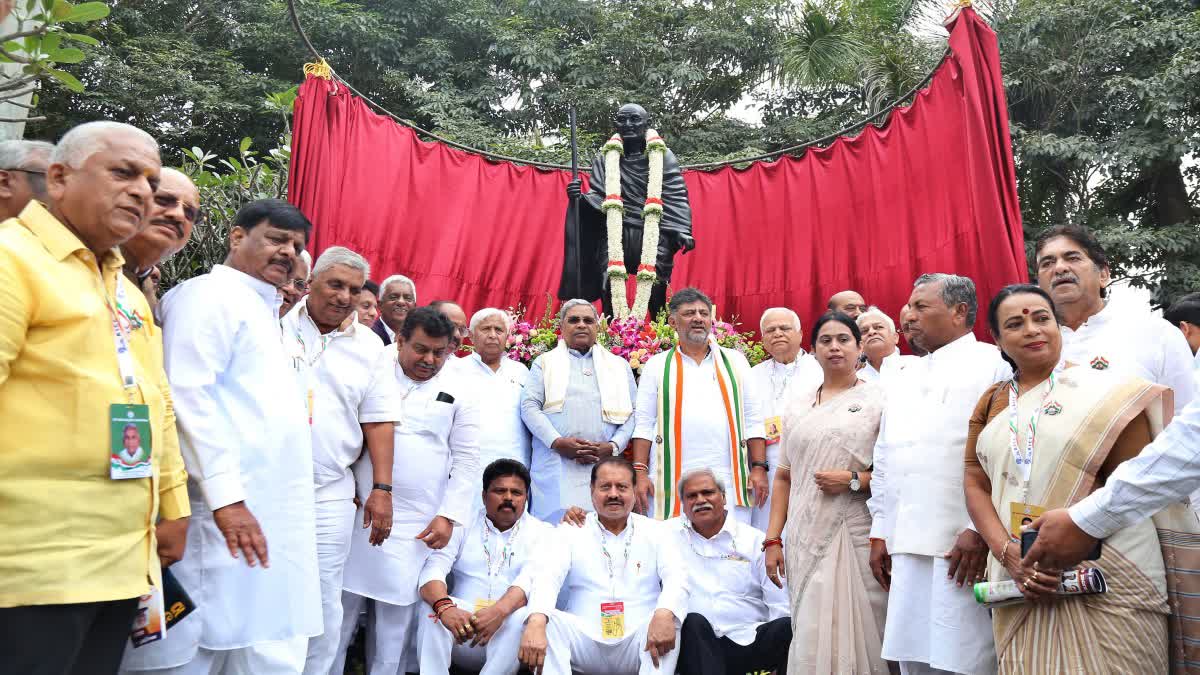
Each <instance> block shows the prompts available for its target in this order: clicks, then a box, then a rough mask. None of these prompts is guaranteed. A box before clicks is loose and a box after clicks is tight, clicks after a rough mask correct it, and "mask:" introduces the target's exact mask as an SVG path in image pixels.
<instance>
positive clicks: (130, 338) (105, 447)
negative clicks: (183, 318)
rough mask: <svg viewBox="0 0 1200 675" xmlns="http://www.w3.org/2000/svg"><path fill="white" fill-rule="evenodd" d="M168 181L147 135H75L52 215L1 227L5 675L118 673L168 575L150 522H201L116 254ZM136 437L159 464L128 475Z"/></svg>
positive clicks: (51, 187) (149, 327)
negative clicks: (162, 181)
mask: <svg viewBox="0 0 1200 675" xmlns="http://www.w3.org/2000/svg"><path fill="white" fill-rule="evenodd" d="M160 170H161V163H160V160H159V155H158V146H157V143H155V141H154V139H153V138H151V137H150V136H149V135H147V134H146V133H145V132H142V131H140V130H138V129H136V128H134V127H131V126H128V125H124V124H117V123H113V122H93V123H89V124H84V125H81V126H78V127H76V128H74V129H72V130H71V131H69V132H67V134H66V135H64V136H63V138H62V140H61V141H60V143H59V145H58V146H57V148H56V149H55V151H54V154H53V155H52V157H51V163H50V166H49V168H48V170H47V175H46V185H47V193H48V196H49V198H50V200H49V201H50V204H49V206H43V205H42V204H40V203H38V202H36V201H34V202H30V203H29V205H28V206H26V207H25V209H24V210H23V211H21V213H20V215H19V216H17V218H15V219H11V220H9V221H6V222H5V223H4V224H3V225H0V424H3V429H4V431H3V433H0V532H2V533H3V536H2V537H0V644H3V645H4V648H3V651H4V657H3V660H4V663H3V666H2V668H3V669H4V670H5V671H6V672H14V673H55V674H58V673H72V672H75V673H81V672H86V673H112V672H115V671H116V669H117V667H118V665H119V663H120V659H121V654H122V651H123V649H124V646H125V642H126V638H127V636H128V635H129V631H130V628H131V627H132V624H133V619H134V615H135V612H136V611H137V606H138V597H139V596H141V595H143V594H146V593H148V592H149V591H150V590H151V588H152V587H153V586H155V585H157V584H159V583H160V569H161V564H162V563H163V562H170V560H169V558H168V559H165V560H163V561H160V558H159V555H158V554H157V553H158V542H157V541H156V537H155V532H154V527H155V523H156V521H157V520H158V517H159V516H160V515H161V516H162V517H163V518H166V519H178V518H183V517H186V516H188V515H189V513H190V511H189V506H188V499H187V488H186V478H187V477H186V473H185V471H184V468H183V460H182V458H181V457H180V454H179V447H178V438H177V436H176V433H175V423H174V416H173V413H172V411H171V409H170V407H169V405H168V401H169V398H168V389H167V381H166V375H165V374H164V372H163V368H162V365H161V364H162V341H161V334H160V333H159V330H158V328H157V327H156V326H155V325H154V322H153V321H152V320H151V318H150V310H149V307H148V305H147V303H146V299H145V298H144V297H143V296H142V294H141V292H140V291H138V289H137V288H135V287H134V285H133V284H130V283H127V282H125V281H124V280H123V277H122V275H121V267H122V265H123V263H124V260H123V259H122V257H121V255H120V252H119V251H118V250H117V248H116V247H117V245H118V244H120V243H121V242H123V241H125V240H127V239H129V238H130V237H132V236H133V235H134V234H136V233H137V232H138V231H139V230H140V229H141V228H142V227H143V222H144V220H145V218H146V215H147V213H148V209H149V208H150V204H151V200H152V197H153V194H154V188H155V187H156V185H157V183H158V179H159V172H160ZM130 423H132V424H134V425H135V426H138V428H139V431H140V436H141V442H142V445H143V448H144V450H146V451H148V452H149V455H150V457H151V462H150V465H149V466H144V467H140V468H137V467H135V468H134V469H132V470H128V471H126V470H125V468H124V467H122V466H120V462H114V460H112V454H113V453H114V451H119V450H120V449H121V447H122V441H123V438H124V429H125V426H126V425H127V424H130ZM164 544H170V543H169V542H164ZM167 548H171V546H169V545H168V547H167ZM174 548H175V550H176V551H178V550H179V547H178V545H175V547H174ZM176 555H178V553H176Z"/></svg>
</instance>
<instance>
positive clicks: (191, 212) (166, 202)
mask: <svg viewBox="0 0 1200 675" xmlns="http://www.w3.org/2000/svg"><path fill="white" fill-rule="evenodd" d="M154 203H155V204H158V205H159V206H160V207H161V208H164V209H173V208H175V207H176V206H180V207H181V208H182V209H183V217H184V218H187V219H188V222H189V223H192V224H195V222H196V218H197V217H199V215H200V207H198V206H193V205H192V204H187V203H185V202H183V201H182V200H180V199H179V197H176V196H175V195H172V194H156V195H154Z"/></svg>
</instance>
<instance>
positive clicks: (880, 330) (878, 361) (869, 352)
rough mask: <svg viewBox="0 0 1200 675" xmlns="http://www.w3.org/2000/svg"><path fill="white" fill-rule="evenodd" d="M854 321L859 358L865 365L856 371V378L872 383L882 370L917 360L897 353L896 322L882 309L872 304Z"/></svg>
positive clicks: (901, 366) (898, 339)
mask: <svg viewBox="0 0 1200 675" xmlns="http://www.w3.org/2000/svg"><path fill="white" fill-rule="evenodd" d="M855 321H856V322H857V323H858V330H859V331H861V332H862V349H863V356H866V357H867V361H866V363H864V364H863V366H862V368H859V370H858V379H860V380H862V381H863V382H874V381H876V380H878V379H879V377H880V375H881V374H882V373H883V371H884V368H887V369H889V370H890V369H892V368H903V367H905V366H906V365H909V364H911V363H912V362H914V361H916V360H917V357H915V356H908V355H905V354H901V353H900V347H899V345H900V334H899V333H897V332H896V322H894V321H892V317H890V316H888V315H887V314H884V313H883V310H881V309H879V308H878V307H875V306H874V305H872V306H871V307H868V308H867V310H866V311H865V312H863V313H862V314H859V315H858V318H857V319H855Z"/></svg>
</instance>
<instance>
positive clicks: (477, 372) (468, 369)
mask: <svg viewBox="0 0 1200 675" xmlns="http://www.w3.org/2000/svg"><path fill="white" fill-rule="evenodd" d="M446 367H448V368H449V367H453V368H454V374H455V375H456V376H458V378H459V379H460V380H461V381H462V382H463V384H464V386H466V387H467V388H468V389H469V391H470V392H471V394H472V395H473V396H474V397H475V399H476V400H477V401H478V402H479V428H480V429H486V430H487V432H486V433H484V434H482V435H481V437H480V439H479V466H480V468H481V469H482V468H486V467H487V465H488V464H491V463H492V462H494V461H496V460H497V459H501V458H507V459H515V460H517V461H518V462H520V463H522V464H524V465H525V467H526V468H528V467H529V447H530V446H529V441H530V439H529V430H528V429H526V428H525V423H524V422H522V421H521V391H522V390H523V389H524V388H525V380H526V378H528V377H529V369H528V368H526V367H525V365H524V364H521V363H517V362H516V361H513V360H512V359H510V358H507V357H501V358H500V369H499V370H495V371H493V370H492V369H491V367H490V366H488V365H487V364H485V363H484V362H483V359H481V358H479V354H471V355H470V356H465V357H463V358H461V359H458V360H457V361H455V362H454V365H453V366H451V365H450V364H449V363H447V364H446ZM477 501H478V500H477ZM476 506H482V504H476Z"/></svg>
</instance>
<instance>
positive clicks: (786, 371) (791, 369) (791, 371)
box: [771, 355, 800, 401]
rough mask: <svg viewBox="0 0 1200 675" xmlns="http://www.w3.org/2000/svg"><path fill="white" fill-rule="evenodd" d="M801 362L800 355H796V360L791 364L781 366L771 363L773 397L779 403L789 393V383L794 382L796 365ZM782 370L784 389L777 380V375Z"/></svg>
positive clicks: (773, 361) (776, 362) (775, 362)
mask: <svg viewBox="0 0 1200 675" xmlns="http://www.w3.org/2000/svg"><path fill="white" fill-rule="evenodd" d="M799 361H800V355H796V358H795V359H793V360H792V362H791V363H785V364H781V363H779V362H778V361H775V360H772V361H771V395H772V396H773V397H774V398H775V400H776V401H779V399H781V398H783V394H784V393H785V392H786V391H787V387H788V382H790V381H791V380H792V375H795V374H796V364H797V363H798V362H799ZM780 368H783V386H782V387H781V386H779V383H778V382H777V381H776V379H775V373H776V372H778V371H779V369H780Z"/></svg>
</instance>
